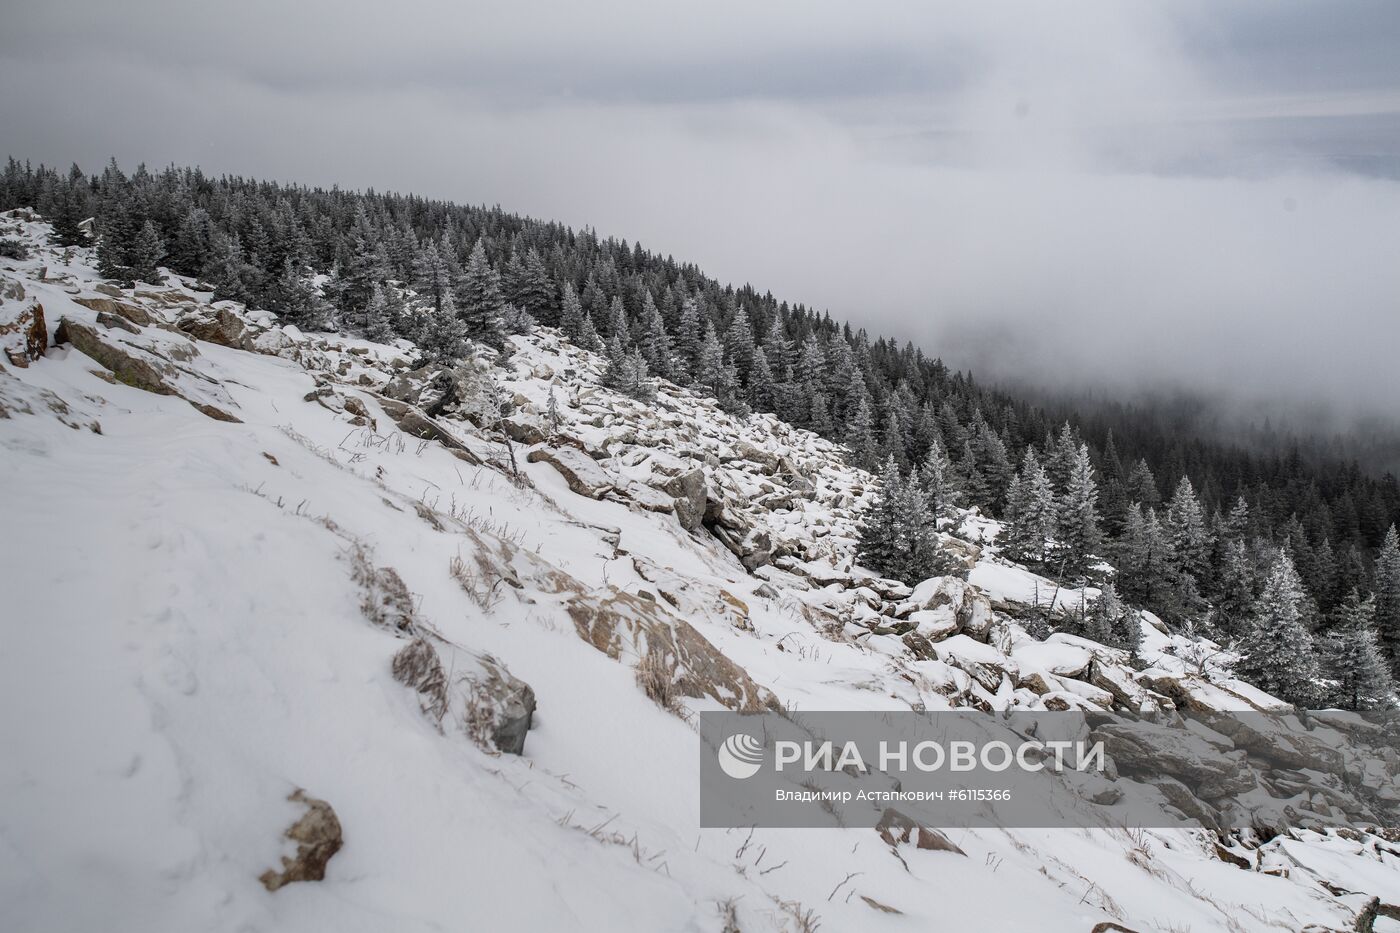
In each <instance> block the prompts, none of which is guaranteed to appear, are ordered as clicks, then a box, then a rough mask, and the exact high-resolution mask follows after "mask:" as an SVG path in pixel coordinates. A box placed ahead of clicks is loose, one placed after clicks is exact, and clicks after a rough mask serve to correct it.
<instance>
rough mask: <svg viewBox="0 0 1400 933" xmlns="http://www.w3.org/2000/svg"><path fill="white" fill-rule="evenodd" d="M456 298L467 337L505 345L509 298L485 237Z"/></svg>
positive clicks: (473, 254) (478, 243)
mask: <svg viewBox="0 0 1400 933" xmlns="http://www.w3.org/2000/svg"><path fill="white" fill-rule="evenodd" d="M455 297H456V298H457V301H458V305H459V307H458V310H457V314H458V316H459V317H461V319H462V321H463V323H465V324H466V325H467V336H469V337H470V338H471V339H472V340H477V341H480V342H481V343H484V344H486V345H487V346H492V347H499V346H503V345H504V343H505V341H504V340H503V338H502V332H501V314H502V313H503V312H504V311H505V304H506V300H505V297H504V296H503V295H502V294H501V277H500V276H499V275H498V274H497V273H496V270H495V269H493V268H492V267H491V262H490V260H489V259H487V258H486V246H485V244H484V243H483V242H482V241H481V240H477V241H476V245H475V246H473V247H472V252H471V255H470V256H469V257H468V258H467V267H466V269H464V270H463V272H462V281H461V284H460V285H459V287H458V289H457V294H456V296H455Z"/></svg>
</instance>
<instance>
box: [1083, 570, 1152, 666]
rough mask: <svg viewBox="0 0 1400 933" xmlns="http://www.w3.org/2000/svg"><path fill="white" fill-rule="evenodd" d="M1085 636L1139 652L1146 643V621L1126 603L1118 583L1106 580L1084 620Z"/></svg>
mask: <svg viewBox="0 0 1400 933" xmlns="http://www.w3.org/2000/svg"><path fill="white" fill-rule="evenodd" d="M1084 634H1085V637H1087V638H1090V639H1093V640H1094V641H1096V642H1098V643H1099V644H1102V645H1108V646H1109V647H1112V648H1122V649H1124V650H1126V651H1128V652H1130V653H1132V654H1136V653H1137V650H1138V648H1139V647H1141V645H1142V623H1141V621H1140V618H1139V616H1138V614H1137V613H1136V612H1134V611H1133V610H1131V609H1129V608H1128V607H1127V606H1124V605H1123V601H1122V600H1121V599H1119V597H1118V590H1117V588H1116V587H1114V585H1113V584H1112V583H1111V582H1110V583H1105V584H1104V586H1103V589H1102V590H1101V591H1100V593H1099V596H1098V598H1097V599H1095V600H1094V601H1093V602H1092V603H1091V604H1090V605H1089V611H1088V613H1087V618H1086V619H1085V621H1084Z"/></svg>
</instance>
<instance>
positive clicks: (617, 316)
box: [604, 296, 632, 347]
mask: <svg viewBox="0 0 1400 933" xmlns="http://www.w3.org/2000/svg"><path fill="white" fill-rule="evenodd" d="M604 323H605V325H606V328H607V335H608V337H609V338H610V339H611V338H614V337H615V338H617V339H618V340H620V341H622V345H623V346H624V347H626V346H629V345H630V344H631V343H632V326H631V323H630V322H629V321H628V320H627V309H626V308H625V307H623V305H622V298H621V297H618V296H614V297H613V299H612V301H610V302H608V313H607V317H606V319H605V321H604Z"/></svg>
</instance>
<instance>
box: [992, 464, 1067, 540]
mask: <svg viewBox="0 0 1400 933" xmlns="http://www.w3.org/2000/svg"><path fill="white" fill-rule="evenodd" d="M1056 522H1057V512H1056V508H1055V493H1054V490H1053V489H1052V488H1051V487H1050V479H1049V477H1048V476H1047V475H1046V472H1045V469H1044V468H1043V467H1042V466H1041V465H1040V460H1039V459H1038V458H1037V457H1036V455H1035V450H1034V449H1032V448H1026V456H1025V457H1024V458H1023V459H1022V461H1021V470H1020V472H1019V473H1017V474H1016V476H1015V477H1014V478H1013V479H1012V481H1011V487H1010V489H1009V490H1008V491H1007V495H1006V531H1005V536H1006V537H1005V540H1004V541H1003V542H1002V546H1003V548H1004V549H1005V550H1006V553H1007V556H1008V557H1010V558H1011V559H1012V560H1018V561H1024V562H1027V563H1035V564H1038V563H1043V562H1044V561H1045V559H1046V549H1047V546H1048V545H1049V543H1050V539H1051V538H1052V537H1053V536H1054V535H1055V527H1056Z"/></svg>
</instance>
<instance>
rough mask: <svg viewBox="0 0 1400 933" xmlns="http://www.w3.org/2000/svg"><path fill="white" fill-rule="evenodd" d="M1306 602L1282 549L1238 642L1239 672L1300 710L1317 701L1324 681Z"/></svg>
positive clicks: (1300, 586) (1297, 579)
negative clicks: (1308, 622)
mask: <svg viewBox="0 0 1400 933" xmlns="http://www.w3.org/2000/svg"><path fill="white" fill-rule="evenodd" d="M1306 598H1307V596H1306V594H1305V593H1304V592H1303V581H1302V580H1301V579H1299V577H1298V571H1297V570H1296V569H1295V568H1294V566H1293V559H1292V558H1291V557H1290V556H1289V554H1288V551H1287V550H1286V549H1281V550H1280V551H1279V552H1278V556H1277V557H1275V558H1274V563H1273V566H1272V567H1271V568H1270V569H1269V576H1268V579H1267V580H1266V581H1265V583H1264V590H1263V592H1262V593H1260V594H1259V601H1258V603H1257V605H1256V608H1255V614H1254V618H1253V619H1251V620H1250V625H1249V629H1248V630H1247V631H1246V633H1245V636H1244V638H1243V639H1242V640H1241V642H1240V652H1241V654H1242V659H1241V661H1240V665H1239V669H1240V673H1242V674H1243V675H1244V676H1245V677H1247V678H1248V679H1249V681H1250V683H1252V684H1254V685H1255V686H1257V687H1259V688H1260V689H1261V690H1265V691H1267V692H1269V693H1272V694H1274V695H1275V696H1277V697H1279V698H1280V699H1282V700H1285V701H1287V702H1289V703H1293V704H1295V705H1298V706H1306V705H1307V704H1309V703H1312V702H1315V701H1316V700H1317V699H1318V684H1317V681H1318V679H1319V677H1320V676H1321V670H1320V668H1319V665H1318V659H1317V650H1316V648H1315V647H1314V645H1313V639H1312V635H1311V634H1310V633H1309V632H1308V627H1307V625H1306V624H1305V621H1304V617H1305V612H1306V609H1305V605H1304V600H1305V599H1306Z"/></svg>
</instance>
